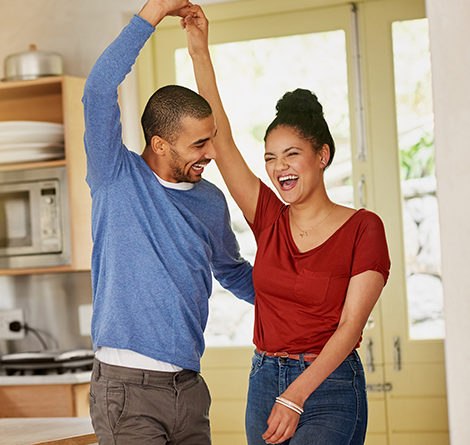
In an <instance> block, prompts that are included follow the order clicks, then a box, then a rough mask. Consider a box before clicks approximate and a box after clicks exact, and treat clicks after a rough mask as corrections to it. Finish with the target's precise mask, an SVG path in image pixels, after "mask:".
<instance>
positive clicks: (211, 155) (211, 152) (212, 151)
mask: <svg viewBox="0 0 470 445" xmlns="http://www.w3.org/2000/svg"><path fill="white" fill-rule="evenodd" d="M204 156H205V157H206V158H207V159H216V158H217V150H216V148H215V144H214V140H213V139H211V140H210V141H209V142H208V143H207V144H206V152H205V154H204Z"/></svg>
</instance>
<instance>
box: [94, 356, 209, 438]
mask: <svg viewBox="0 0 470 445" xmlns="http://www.w3.org/2000/svg"><path fill="white" fill-rule="evenodd" d="M210 404H211V398H210V394H209V390H208V388H207V385H206V383H205V382H204V379H203V378H202V376H201V375H200V374H199V373H197V372H195V371H190V370H187V369H184V370H183V371H180V372H177V373H172V372H158V371H146V370H140V369H133V368H124V367H121V366H112V365H108V364H105V363H101V362H100V361H99V360H97V359H95V362H94V364H93V372H92V377H91V386H90V415H91V419H92V423H93V428H94V430H95V433H96V436H97V437H98V441H99V445H130V444H136V445H150V444H152V445H210V444H211V437H210V425H209V408H210Z"/></svg>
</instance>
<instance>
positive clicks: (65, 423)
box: [0, 418, 98, 445]
mask: <svg viewBox="0 0 470 445" xmlns="http://www.w3.org/2000/svg"><path fill="white" fill-rule="evenodd" d="M0 431H1V434H0V445H90V444H97V443H98V439H97V438H96V436H95V433H94V432H93V427H92V425H91V420H90V419H89V418H29V419H0Z"/></svg>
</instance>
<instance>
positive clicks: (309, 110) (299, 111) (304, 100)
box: [264, 88, 335, 168]
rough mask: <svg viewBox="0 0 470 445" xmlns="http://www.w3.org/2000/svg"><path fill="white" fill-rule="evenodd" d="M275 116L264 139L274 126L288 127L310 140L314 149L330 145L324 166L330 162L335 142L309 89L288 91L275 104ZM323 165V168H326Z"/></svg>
mask: <svg viewBox="0 0 470 445" xmlns="http://www.w3.org/2000/svg"><path fill="white" fill-rule="evenodd" d="M276 110H277V113H276V117H275V118H274V120H273V121H272V122H271V124H270V125H269V127H268V128H267V130H266V134H265V136H264V141H265V142H266V139H267V137H268V135H269V133H271V131H273V130H274V129H275V128H277V127H279V126H283V127H290V128H292V129H294V130H295V131H296V132H297V134H298V135H299V136H300V137H301V138H302V139H305V140H306V141H308V142H310V144H311V145H312V148H313V149H314V150H315V151H317V152H318V151H320V150H321V148H322V147H323V145H324V144H328V146H329V147H330V159H329V161H328V164H327V165H326V167H328V166H329V165H330V164H331V163H332V162H333V158H334V155H335V142H334V140H333V137H332V136H331V133H330V129H329V128H328V124H327V123H326V120H325V118H324V117H323V107H322V105H321V104H320V102H318V98H317V96H316V95H315V94H314V93H312V92H311V91H309V90H304V89H301V88H297V89H296V90H295V91H289V92H287V93H286V94H284V96H282V98H281V99H279V100H278V102H277V104H276ZM326 167H325V168H326Z"/></svg>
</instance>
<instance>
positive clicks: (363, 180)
mask: <svg viewBox="0 0 470 445" xmlns="http://www.w3.org/2000/svg"><path fill="white" fill-rule="evenodd" d="M365 185H366V177H365V176H364V175H361V179H359V183H358V184H357V189H358V191H359V205H360V206H361V207H362V208H366V199H365V193H364V188H365Z"/></svg>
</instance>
